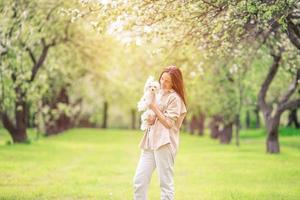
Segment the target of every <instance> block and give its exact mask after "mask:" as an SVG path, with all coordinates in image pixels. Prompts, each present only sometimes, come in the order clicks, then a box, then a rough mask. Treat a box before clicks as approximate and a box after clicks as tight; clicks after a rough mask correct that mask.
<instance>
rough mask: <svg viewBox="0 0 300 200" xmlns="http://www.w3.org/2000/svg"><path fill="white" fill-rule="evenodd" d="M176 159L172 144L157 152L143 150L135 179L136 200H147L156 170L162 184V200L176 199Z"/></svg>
mask: <svg viewBox="0 0 300 200" xmlns="http://www.w3.org/2000/svg"><path fill="white" fill-rule="evenodd" d="M174 159H175V158H174V157H173V155H172V152H171V147H170V144H166V145H163V146H161V147H160V148H159V149H157V150H142V152H141V156H140V160H139V163H138V166H137V169H136V172H135V175H134V179H133V186H134V199H135V200H146V199H147V190H148V185H149V183H150V180H151V176H152V172H153V171H154V170H155V168H157V174H158V178H159V182H160V197H161V198H160V199H161V200H173V199H174V180H173V174H174Z"/></svg>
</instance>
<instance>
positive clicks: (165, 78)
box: [160, 72, 173, 90]
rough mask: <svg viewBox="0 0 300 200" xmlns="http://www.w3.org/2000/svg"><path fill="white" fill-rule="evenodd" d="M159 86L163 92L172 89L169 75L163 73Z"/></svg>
mask: <svg viewBox="0 0 300 200" xmlns="http://www.w3.org/2000/svg"><path fill="white" fill-rule="evenodd" d="M160 86H161V88H162V89H164V90H170V89H172V87H173V85H172V78H171V75H170V74H169V73H167V72H164V73H163V74H162V76H161V78H160Z"/></svg>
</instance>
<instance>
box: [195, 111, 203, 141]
mask: <svg viewBox="0 0 300 200" xmlns="http://www.w3.org/2000/svg"><path fill="white" fill-rule="evenodd" d="M197 121H198V124H197V127H198V135H200V136H203V135H204V128H205V127H204V125H205V114H204V113H203V112H201V113H200V114H199V116H198V120H197Z"/></svg>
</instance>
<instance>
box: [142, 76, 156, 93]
mask: <svg viewBox="0 0 300 200" xmlns="http://www.w3.org/2000/svg"><path fill="white" fill-rule="evenodd" d="M153 81H154V77H153V76H148V79H147V81H146V83H145V86H144V92H146V91H147V87H148V85H149V84H150V83H151V82H153Z"/></svg>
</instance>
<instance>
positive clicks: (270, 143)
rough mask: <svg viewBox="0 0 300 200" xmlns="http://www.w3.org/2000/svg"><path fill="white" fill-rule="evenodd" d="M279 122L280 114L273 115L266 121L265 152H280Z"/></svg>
mask: <svg viewBox="0 0 300 200" xmlns="http://www.w3.org/2000/svg"><path fill="white" fill-rule="evenodd" d="M279 122H280V116H275V117H274V118H272V119H269V120H268V121H266V125H267V133H268V137H267V141H266V147H267V149H266V151H267V153H280V146H279V140H278V137H279V134H278V129H279Z"/></svg>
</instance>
